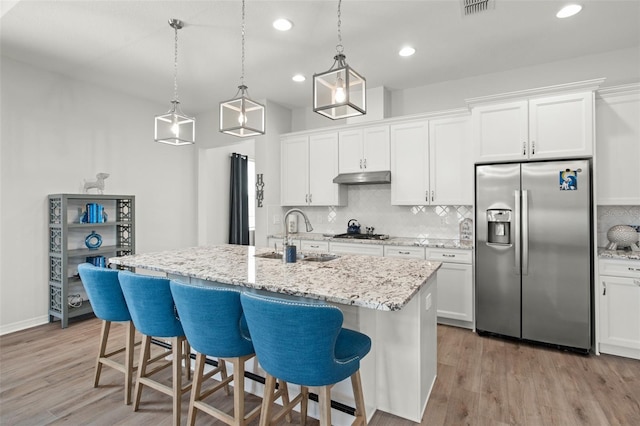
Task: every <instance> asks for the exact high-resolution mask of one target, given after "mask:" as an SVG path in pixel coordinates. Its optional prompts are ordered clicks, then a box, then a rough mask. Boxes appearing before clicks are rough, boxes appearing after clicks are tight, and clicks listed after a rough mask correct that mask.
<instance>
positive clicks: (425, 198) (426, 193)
mask: <svg viewBox="0 0 640 426" xmlns="http://www.w3.org/2000/svg"><path fill="white" fill-rule="evenodd" d="M424 200H425V201H426V202H427V203H428V202H429V191H424Z"/></svg>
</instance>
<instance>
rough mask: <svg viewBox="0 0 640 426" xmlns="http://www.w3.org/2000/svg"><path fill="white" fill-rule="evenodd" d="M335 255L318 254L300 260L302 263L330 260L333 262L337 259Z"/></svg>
mask: <svg viewBox="0 0 640 426" xmlns="http://www.w3.org/2000/svg"><path fill="white" fill-rule="evenodd" d="M339 257H340V256H338V255H337V254H329V253H318V254H315V253H314V254H308V255H305V256H304V257H303V258H302V261H303V262H328V261H330V260H334V259H337V258H339Z"/></svg>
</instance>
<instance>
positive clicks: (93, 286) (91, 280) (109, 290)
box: [78, 263, 135, 405]
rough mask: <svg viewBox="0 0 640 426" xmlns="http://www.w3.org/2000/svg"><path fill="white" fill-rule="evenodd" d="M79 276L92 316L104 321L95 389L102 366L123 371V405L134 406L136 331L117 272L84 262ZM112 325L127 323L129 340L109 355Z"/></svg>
mask: <svg viewBox="0 0 640 426" xmlns="http://www.w3.org/2000/svg"><path fill="white" fill-rule="evenodd" d="M78 273H79V274H80V278H81V279H82V284H83V285H84V288H85V290H86V291H87V296H89V302H91V307H92V308H93V313H94V314H95V315H96V317H98V318H99V319H101V320H102V331H101V332H100V347H99V349H98V357H97V359H96V369H95V373H94V377H93V387H98V383H99V382H100V373H101V372H102V366H103V365H106V366H108V367H111V368H114V369H116V370H118V371H121V372H123V373H124V403H125V404H127V405H128V404H131V383H132V379H133V371H134V370H135V368H134V366H133V350H134V339H135V328H134V326H133V322H131V316H130V315H129V308H128V307H127V303H126V302H125V300H124V296H123V295H122V290H121V289H120V282H119V281H118V271H116V270H114V269H108V268H99V267H96V266H93V265H92V264H90V263H82V264H80V265H78ZM112 322H124V323H126V324H125V327H126V330H127V331H126V338H125V344H124V346H121V347H119V348H118V349H115V350H113V351H111V352H108V353H107V343H108V341H109V331H110V330H111V323H112ZM122 352H124V362H118V361H116V360H115V359H112V357H113V356H114V355H117V354H120V353H122Z"/></svg>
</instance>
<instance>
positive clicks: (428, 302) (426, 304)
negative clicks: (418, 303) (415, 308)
mask: <svg viewBox="0 0 640 426" xmlns="http://www.w3.org/2000/svg"><path fill="white" fill-rule="evenodd" d="M429 309H431V293H429V294H427V297H425V298H424V310H425V311H428V310H429Z"/></svg>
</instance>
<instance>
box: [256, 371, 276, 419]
mask: <svg viewBox="0 0 640 426" xmlns="http://www.w3.org/2000/svg"><path fill="white" fill-rule="evenodd" d="M275 391H276V378H275V377H273V376H272V375H271V374H268V373H267V377H266V380H265V384H264V395H263V396H262V410H261V413H260V426H269V424H270V423H271V406H272V405H273V396H274V393H275Z"/></svg>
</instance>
